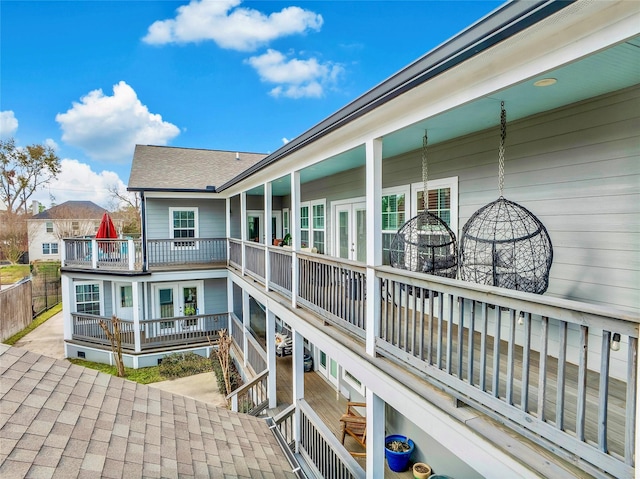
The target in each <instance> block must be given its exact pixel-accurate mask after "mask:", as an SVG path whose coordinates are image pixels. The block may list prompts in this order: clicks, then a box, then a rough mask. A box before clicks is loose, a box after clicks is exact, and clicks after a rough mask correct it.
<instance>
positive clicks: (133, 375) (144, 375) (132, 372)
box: [67, 358, 168, 384]
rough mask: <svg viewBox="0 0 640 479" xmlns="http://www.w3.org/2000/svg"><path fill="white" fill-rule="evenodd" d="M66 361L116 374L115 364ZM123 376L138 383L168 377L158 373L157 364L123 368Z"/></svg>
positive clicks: (78, 360) (155, 381)
mask: <svg viewBox="0 0 640 479" xmlns="http://www.w3.org/2000/svg"><path fill="white" fill-rule="evenodd" d="M67 361H69V362H72V363H73V364H77V365H78V366H84V367H85V368H89V369H95V370H97V371H100V372H101V373H106V374H111V375H112V376H117V375H118V370H117V368H116V366H115V365H114V366H109V365H108V364H102V363H93V362H91V361H85V360H84V359H77V358H68V359H67ZM124 377H125V379H128V380H130V381H135V382H137V383H140V384H151V383H157V382H158V381H165V380H166V379H168V378H165V377H163V376H162V375H161V374H160V368H159V366H151V367H148V368H140V369H129V368H124Z"/></svg>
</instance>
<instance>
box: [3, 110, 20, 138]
mask: <svg viewBox="0 0 640 479" xmlns="http://www.w3.org/2000/svg"><path fill="white" fill-rule="evenodd" d="M16 131H18V119H17V118H16V116H15V114H14V113H13V111H11V110H6V111H0V138H9V137H11V136H13V135H15V133H16Z"/></svg>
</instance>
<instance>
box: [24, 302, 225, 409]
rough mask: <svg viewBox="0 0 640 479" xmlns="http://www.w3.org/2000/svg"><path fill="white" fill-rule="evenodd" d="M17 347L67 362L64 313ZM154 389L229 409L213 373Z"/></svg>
mask: <svg viewBox="0 0 640 479" xmlns="http://www.w3.org/2000/svg"><path fill="white" fill-rule="evenodd" d="M14 347H16V348H22V349H26V350H28V351H31V352H34V353H38V354H41V355H43V356H48V357H50V358H54V359H65V356H64V323H63V318H62V312H60V313H58V314H55V315H53V316H52V317H51V318H50V319H48V320H47V321H45V322H44V323H43V324H41V325H40V326H38V327H37V328H36V329H34V330H33V331H31V332H30V333H29V334H27V335H26V336H25V337H24V338H22V339H21V340H20V341H18V342H17V343H15V345H14ZM149 386H151V387H155V388H159V389H163V390H165V391H169V392H172V393H175V394H181V395H183V396H187V397H190V398H193V399H196V400H198V401H203V402H206V403H209V404H213V405H214V406H219V407H224V408H226V407H227V403H226V400H225V397H224V395H223V394H221V393H220V392H219V391H218V384H217V382H216V378H215V376H214V374H213V373H212V372H209V373H202V374H195V375H193V376H189V377H186V378H180V379H172V380H169V381H160V382H157V383H152V384H149Z"/></svg>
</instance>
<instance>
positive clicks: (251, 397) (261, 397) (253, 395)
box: [227, 370, 269, 416]
mask: <svg viewBox="0 0 640 479" xmlns="http://www.w3.org/2000/svg"><path fill="white" fill-rule="evenodd" d="M268 381H269V371H267V370H264V371H262V372H261V373H260V374H258V375H257V376H256V377H255V378H253V379H252V380H251V381H249V382H248V383H246V384H244V385H242V386H240V387H239V388H238V389H236V390H235V391H232V392H231V393H230V394H229V395H228V396H227V403H229V402H230V403H231V410H232V411H233V412H243V413H246V414H251V415H252V416H259V415H260V414H261V413H262V411H264V410H265V409H266V408H267V406H268V405H269V396H268V385H267V383H268Z"/></svg>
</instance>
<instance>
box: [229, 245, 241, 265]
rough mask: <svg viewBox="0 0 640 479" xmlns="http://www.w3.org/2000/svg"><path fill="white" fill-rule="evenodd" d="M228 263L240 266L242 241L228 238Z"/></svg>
mask: <svg viewBox="0 0 640 479" xmlns="http://www.w3.org/2000/svg"><path fill="white" fill-rule="evenodd" d="M229 264H230V265H231V266H235V267H236V268H239V269H240V268H242V241H241V240H237V239H233V238H229Z"/></svg>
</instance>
